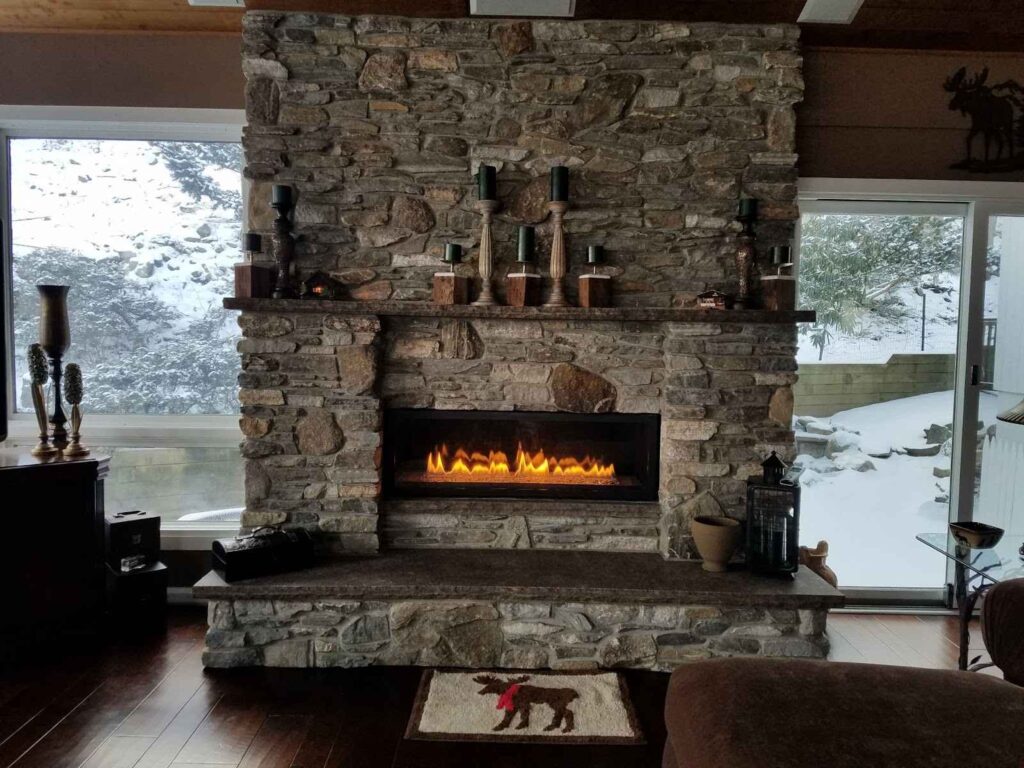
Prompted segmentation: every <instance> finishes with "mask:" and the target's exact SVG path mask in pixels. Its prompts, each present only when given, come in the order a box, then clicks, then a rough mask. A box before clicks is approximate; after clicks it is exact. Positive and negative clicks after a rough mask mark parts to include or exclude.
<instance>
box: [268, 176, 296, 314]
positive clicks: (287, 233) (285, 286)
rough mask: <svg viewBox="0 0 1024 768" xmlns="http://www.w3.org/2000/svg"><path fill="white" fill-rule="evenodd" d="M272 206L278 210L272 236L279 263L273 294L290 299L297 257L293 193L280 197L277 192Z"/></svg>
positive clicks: (275, 258) (275, 255)
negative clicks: (292, 210)
mask: <svg viewBox="0 0 1024 768" xmlns="http://www.w3.org/2000/svg"><path fill="white" fill-rule="evenodd" d="M270 207H271V208H273V209H274V210H275V211H277V218H276V219H274V234H273V237H272V238H271V247H272V248H273V256H274V261H275V262H276V263H277V277H276V278H275V281H274V292H273V293H272V294H271V295H272V296H273V297H274V298H275V299H289V298H291V297H292V285H291V282H292V277H291V271H292V259H294V258H295V240H294V239H293V238H292V222H291V218H290V217H289V215H288V214H289V213H290V212H291V209H292V200H291V195H290V194H288V195H281V196H280V197H278V195H276V194H275V197H274V199H273V200H272V201H271V203H270Z"/></svg>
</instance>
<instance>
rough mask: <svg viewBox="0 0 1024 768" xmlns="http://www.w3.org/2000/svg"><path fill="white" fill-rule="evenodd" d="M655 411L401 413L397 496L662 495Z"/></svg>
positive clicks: (392, 440) (392, 416) (394, 481)
mask: <svg viewBox="0 0 1024 768" xmlns="http://www.w3.org/2000/svg"><path fill="white" fill-rule="evenodd" d="M659 432H660V417H659V416H657V415H656V414H562V413H527V412H519V411H511V412H505V411H434V410H425V409H418V410H404V409H403V410H392V411H388V412H387V413H386V415H385V424H384V482H385V491H386V493H387V494H388V495H391V496H401V497H416V496H463V497H465V496H469V497H518V498H537V497H541V498H559V499H593V500H601V499H604V500H610V501H611V500H619V501H624V500H634V501H641V500H655V499H657V491H658V436H659Z"/></svg>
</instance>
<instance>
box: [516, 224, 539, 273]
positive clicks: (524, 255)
mask: <svg viewBox="0 0 1024 768" xmlns="http://www.w3.org/2000/svg"><path fill="white" fill-rule="evenodd" d="M535 244H536V231H535V230H534V228H533V227H531V226H527V225H526V224H521V225H520V226H519V250H518V255H517V257H516V260H517V261H518V262H519V263H520V264H532V263H533V256H534V253H533V252H534V247H535Z"/></svg>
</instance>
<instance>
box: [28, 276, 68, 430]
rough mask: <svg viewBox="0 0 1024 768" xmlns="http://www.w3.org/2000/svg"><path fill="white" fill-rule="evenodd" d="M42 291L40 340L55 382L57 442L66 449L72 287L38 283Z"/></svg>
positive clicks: (40, 292)
mask: <svg viewBox="0 0 1024 768" xmlns="http://www.w3.org/2000/svg"><path fill="white" fill-rule="evenodd" d="M36 289H37V290H38V291H39V344H40V346H42V348H43V351H44V352H45V353H46V356H47V357H48V358H49V359H50V381H51V382H53V413H52V414H51V416H50V424H51V425H52V426H53V445H54V447H56V448H59V449H60V450H64V449H65V448H67V445H68V432H67V429H65V427H64V425H65V424H67V421H68V418H67V416H66V415H65V413H64V405H63V403H62V402H61V398H60V393H61V378H62V376H63V368H62V365H61V360H62V359H63V357H64V353H65V352H66V351H67V349H68V347H69V346H70V345H71V325H70V323H69V322H68V290H69V286H66V285H37V286H36Z"/></svg>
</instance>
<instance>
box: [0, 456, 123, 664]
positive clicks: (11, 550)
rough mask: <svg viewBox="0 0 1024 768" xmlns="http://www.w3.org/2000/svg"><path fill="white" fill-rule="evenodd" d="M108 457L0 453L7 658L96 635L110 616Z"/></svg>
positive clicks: (1, 635)
mask: <svg viewBox="0 0 1024 768" xmlns="http://www.w3.org/2000/svg"><path fill="white" fill-rule="evenodd" d="M109 463H110V462H109V459H108V458H106V457H92V456H90V457H87V458H85V459H79V460H75V461H69V460H64V459H56V460H53V461H49V462H42V461H39V460H38V459H36V458H35V457H33V456H31V455H30V454H28V452H27V451H25V452H23V453H17V452H15V451H0V510H2V511H0V530H2V532H3V535H0V577H2V580H0V585H2V588H3V590H4V592H5V599H4V609H3V610H2V611H0V654H2V656H3V657H5V658H7V659H8V660H10V659H11V658H12V657H16V656H17V655H19V651H25V650H28V649H30V648H40V647H45V646H48V645H50V644H51V643H52V642H59V641H61V640H66V639H67V638H68V636H69V635H79V636H80V635H93V634H95V633H96V632H97V631H98V629H99V627H100V625H101V621H102V618H103V607H104V606H103V604H104V589H105V564H104V558H103V480H104V478H105V477H106V475H107V472H108V470H109Z"/></svg>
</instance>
